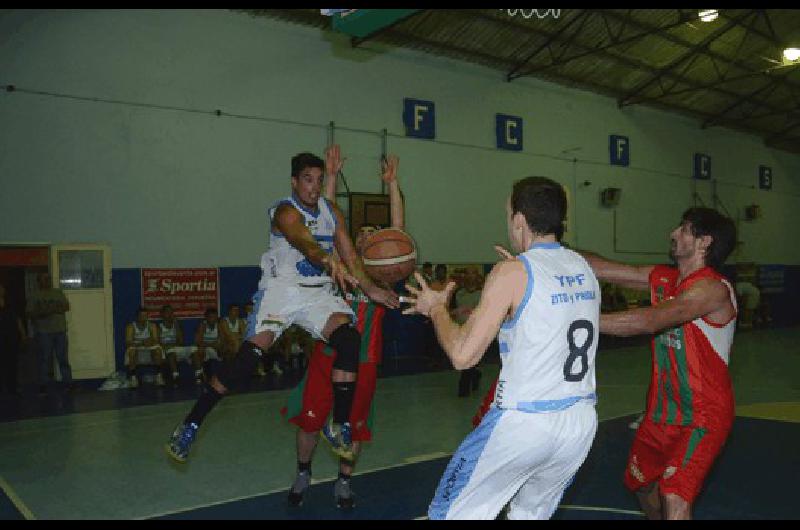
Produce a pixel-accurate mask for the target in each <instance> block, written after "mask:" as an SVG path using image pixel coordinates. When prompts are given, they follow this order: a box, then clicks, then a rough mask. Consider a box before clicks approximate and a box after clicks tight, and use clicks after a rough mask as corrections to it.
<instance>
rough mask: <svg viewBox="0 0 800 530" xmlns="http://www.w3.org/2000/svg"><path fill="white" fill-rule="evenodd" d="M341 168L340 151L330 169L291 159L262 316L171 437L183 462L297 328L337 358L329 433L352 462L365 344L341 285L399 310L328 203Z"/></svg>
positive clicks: (306, 157)
mask: <svg viewBox="0 0 800 530" xmlns="http://www.w3.org/2000/svg"><path fill="white" fill-rule="evenodd" d="M342 164H343V159H342V158H341V154H340V150H339V147H338V146H332V147H331V148H329V149H328V150H327V151H326V161H325V162H323V161H322V160H321V159H320V158H318V157H316V156H314V155H312V154H311V153H299V154H298V155H296V156H294V157H293V158H292V173H291V174H292V176H291V185H292V195H291V196H290V197H287V198H286V199H284V200H282V201H278V203H277V204H275V205H274V206H273V207H272V208H270V209H269V221H270V239H269V248H268V250H267V252H265V253H264V255H263V256H262V257H261V269H262V275H261V281H260V282H259V290H258V292H257V293H256V294H255V295H254V296H253V301H254V303H255V309H254V311H253V313H252V314H251V315H250V316H249V317H248V323H247V324H248V325H247V333H246V340H245V341H244V342H243V343H242V346H241V348H240V349H239V351H238V352H237V354H236V356H235V357H234V358H233V359H232V360H231V361H229V362H224V363H223V364H222V367H221V368H220V369H219V371H218V372H217V373H216V374H215V375H214V376H213V377H212V378H211V381H210V383H209V384H208V385H207V386H206V387H205V388H204V390H205V392H204V393H203V394H202V395H201V396H200V398H199V399H198V401H197V403H195V405H194V407H193V408H192V410H191V412H190V413H189V414H188V415H187V416H186V418H185V420H184V422H183V423H182V424H181V425H179V426H178V427H177V428H176V429H175V431H174V432H173V434H172V436H171V437H170V440H169V441H168V443H167V446H166V450H167V453H168V454H169V455H170V456H171V457H173V458H174V459H176V460H177V461H179V462H184V461H186V458H187V456H188V454H189V449H190V447H191V445H192V442H193V441H194V439H195V436H196V432H197V429H198V428H199V426H200V424H201V423H202V421H203V419H204V418H205V417H206V415H208V413H209V412H210V411H211V409H212V408H213V407H214V406H215V405H216V404H217V403H218V402H219V400H220V399H221V398H222V396H223V395H224V394H226V393H227V392H228V389H229V388H231V387H236V386H238V385H239V384H241V382H242V381H243V380H244V379H245V378H247V377H249V376H250V375H251V374H252V373H253V370H254V369H255V367H256V364H257V363H258V362H259V359H261V358H263V356H264V353H265V352H266V351H267V350H268V349H269V347H270V346H271V345H272V344H273V343H274V342H275V340H277V339H278V337H280V335H281V334H282V333H283V332H284V331H285V330H286V328H288V327H289V326H291V325H292V324H297V325H299V326H300V327H302V328H304V329H305V330H307V331H308V332H309V333H311V334H312V335H313V336H314V337H315V338H317V339H321V340H324V341H326V342H327V343H329V344H330V345H331V346H332V347H333V348H335V349H336V351H337V357H336V363H335V364H334V369H333V372H332V375H331V379H332V381H333V393H334V400H333V418H332V421H331V422H329V423H328V424H327V425H326V426H325V428H324V429H323V433H324V434H325V437H326V439H327V440H328V441H329V442H330V443H331V445H332V447H333V449H334V452H336V453H337V454H338V455H339V456H341V457H343V458H348V459H352V458H353V446H352V440H351V438H350V425H349V423H348V419H349V416H350V409H351V407H352V403H353V395H354V393H355V387H356V384H355V381H356V377H357V371H358V354H359V348H360V345H361V336H360V334H359V333H358V331H357V330H356V329H355V327H354V326H353V319H354V315H353V312H352V310H351V309H350V307H349V306H348V304H347V303H346V302H345V301H344V300H343V299H342V298H341V296H339V295H338V294H337V293H336V286H335V284H338V285H339V286H340V287H341V288H342V289H343V290H346V289H347V288H348V286H353V287H354V286H358V287H359V288H360V289H361V290H362V291H363V292H364V294H366V295H367V296H368V297H369V298H370V299H372V300H374V301H375V302H377V303H380V304H383V305H387V306H389V307H397V306H398V300H397V295H396V294H394V293H393V292H391V291H389V290H386V289H383V288H381V287H379V286H377V285H376V284H375V283H374V282H373V281H372V280H370V278H369V277H368V276H367V274H366V273H365V272H364V268H363V265H362V263H361V261H360V259H359V258H358V255H357V254H356V252H355V249H354V247H353V242H352V241H351V240H350V236H349V235H348V232H347V227H346V224H345V221H344V215H343V214H342V212H341V211H339V209H338V208H337V207H336V205H334V204H332V203H331V202H329V201H327V200H326V199H325V198H323V197H322V179H323V171H327V172H328V173H329V174H332V173H338V172H339V171H340V170H341V167H342ZM334 250H336V253H334V252H333V251H334ZM337 254H338V255H337ZM339 256H340V257H341V258H340V257H339Z"/></svg>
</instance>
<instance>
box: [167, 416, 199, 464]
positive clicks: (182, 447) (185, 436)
mask: <svg viewBox="0 0 800 530" xmlns="http://www.w3.org/2000/svg"><path fill="white" fill-rule="evenodd" d="M195 436H197V425H195V424H194V423H181V424H180V425H178V427H177V428H176V429H175V432H173V433H172V436H170V437H169V441H168V442H167V444H166V445H165V446H164V449H165V450H166V451H167V454H168V455H169V456H171V457H172V458H173V459H174V460H175V461H176V462H180V463H183V462H186V458H187V457H188V456H189V449H191V447H192V442H194V438H195Z"/></svg>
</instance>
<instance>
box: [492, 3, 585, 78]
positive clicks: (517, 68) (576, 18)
mask: <svg viewBox="0 0 800 530" xmlns="http://www.w3.org/2000/svg"><path fill="white" fill-rule="evenodd" d="M588 15H589V10H588V9H584V10H582V11H581V12H580V13H579V14H578V15H575V16H574V17H572V19H571V20H570V21H569V22H568V23H567V24H565V25H564V26H563V27H562V28H561V29H559V30H558V31H556V32H555V33H553V34H552V35H550V37H548V38H547V40H546V41H545V42H544V44H542V45H541V46H539V47H538V48H536V50H535V51H534V52H533V53H531V54H529V55H528V56H527V57H525V59H523V60H522V62H520V63H519V64H517V65H516V66H514V68H512V69H511V71H510V72H508V74H506V81H512V80H513V79H516V78H517V77H520V74H518V73H517V72H519V71H520V70H521V69H522V68H523V67H525V65H527V64H528V63H530V62H531V61H532V60H533V59H534V58H535V57H536V56H537V55H539V54H540V53H541V52H542V50H544V49H545V48H549V47H550V45H551V44H552V43H553V42H554V41H555V40H556V39H558V37H560V36H561V34H562V33H564V32H566V31H567V30H568V29H569V28H570V27H571V26H572V25H573V24H574V23H575V22H577V21H579V20H583V21H584V22H583V23H585V21H586V19H587V18H588ZM583 23H582V24H581V26H580V27H579V28H578V30H579V31H576V32H575V33H574V34H573V36H572V37H573V39H574V37H575V35H577V34H578V33H579V32H580V28H582V27H583Z"/></svg>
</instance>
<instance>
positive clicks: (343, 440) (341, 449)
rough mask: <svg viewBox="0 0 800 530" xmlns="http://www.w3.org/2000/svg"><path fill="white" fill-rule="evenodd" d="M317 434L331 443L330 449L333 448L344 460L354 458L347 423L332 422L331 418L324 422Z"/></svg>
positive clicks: (350, 434)
mask: <svg viewBox="0 0 800 530" xmlns="http://www.w3.org/2000/svg"><path fill="white" fill-rule="evenodd" d="M319 434H320V436H322V437H323V438H324V439H325V440H327V441H328V443H330V444H331V449H333V452H334V453H336V454H337V455H338V456H340V457H342V458H344V459H346V460H353V459H354V458H355V453H354V452H353V439H352V433H351V428H350V424H349V423H333V420H332V419H331V420H329V421H328V423H326V424H325V426H324V427H323V428H322V430H321V431H320V433H319Z"/></svg>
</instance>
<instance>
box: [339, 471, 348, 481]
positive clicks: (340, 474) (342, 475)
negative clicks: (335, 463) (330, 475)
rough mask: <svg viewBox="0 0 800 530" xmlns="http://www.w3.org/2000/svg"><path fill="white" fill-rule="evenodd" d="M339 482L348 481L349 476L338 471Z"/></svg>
mask: <svg viewBox="0 0 800 530" xmlns="http://www.w3.org/2000/svg"><path fill="white" fill-rule="evenodd" d="M339 480H350V475H348V474H347V473H345V472H344V471H339Z"/></svg>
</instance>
